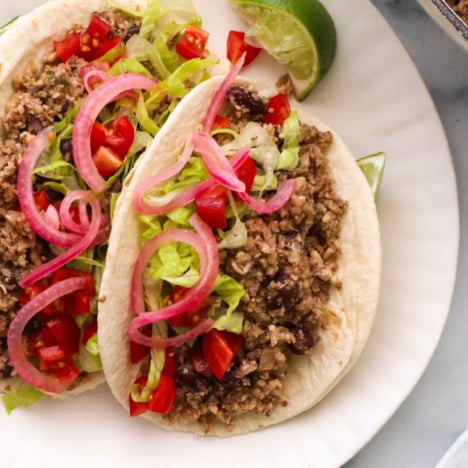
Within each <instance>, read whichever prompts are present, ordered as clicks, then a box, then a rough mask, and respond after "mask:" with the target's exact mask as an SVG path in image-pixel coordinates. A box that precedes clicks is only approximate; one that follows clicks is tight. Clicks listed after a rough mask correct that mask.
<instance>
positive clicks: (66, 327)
mask: <svg viewBox="0 0 468 468" xmlns="http://www.w3.org/2000/svg"><path fill="white" fill-rule="evenodd" d="M42 332H43V335H44V332H48V333H50V335H52V336H53V339H54V340H55V342H56V343H57V344H58V345H60V346H61V347H62V348H63V350H64V351H65V353H66V355H67V356H71V355H73V354H75V353H77V352H78V350H79V347H80V329H79V327H78V325H77V324H76V322H75V320H74V319H73V318H72V317H70V316H67V315H58V316H57V317H54V318H52V319H50V320H49V321H48V322H47V323H46V324H45V326H44V327H43V329H42Z"/></svg>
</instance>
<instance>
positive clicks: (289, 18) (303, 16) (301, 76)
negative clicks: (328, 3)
mask: <svg viewBox="0 0 468 468" xmlns="http://www.w3.org/2000/svg"><path fill="white" fill-rule="evenodd" d="M230 2H231V4H232V5H233V6H234V8H235V9H236V10H237V11H238V12H239V14H240V15H241V16H242V17H243V18H244V19H245V20H246V21H247V23H248V24H249V25H250V29H249V30H248V31H247V33H246V38H247V40H249V39H250V41H251V42H253V43H254V44H256V45H260V46H261V47H263V48H264V49H265V50H266V51H267V52H268V53H269V54H270V55H271V56H272V57H274V58H275V59H276V60H277V61H278V62H279V63H280V64H281V65H283V66H284V67H285V68H286V70H287V71H288V73H289V75H290V77H291V81H292V83H293V85H294V91H295V95H296V97H297V99H299V100H302V99H304V98H305V97H307V96H308V94H309V93H310V91H312V89H313V88H314V87H315V85H316V84H317V83H318V82H319V81H320V80H321V79H322V78H323V77H324V76H325V74H326V73H327V72H328V70H329V69H330V66H331V64H332V62H333V59H334V57H335V52H336V30H335V25H334V23H333V20H332V18H331V17H330V15H329V13H328V11H327V10H326V9H325V7H324V6H323V5H322V4H321V3H320V2H319V1H318V0H289V1H285V0H230Z"/></svg>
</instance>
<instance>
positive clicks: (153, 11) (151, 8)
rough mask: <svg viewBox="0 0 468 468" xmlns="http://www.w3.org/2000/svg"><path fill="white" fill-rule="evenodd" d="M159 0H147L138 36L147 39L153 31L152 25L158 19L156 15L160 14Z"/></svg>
mask: <svg viewBox="0 0 468 468" xmlns="http://www.w3.org/2000/svg"><path fill="white" fill-rule="evenodd" d="M160 3H161V2H160V1H159V0H149V1H148V5H147V9H146V13H145V16H143V19H142V21H141V27H140V36H141V37H143V38H145V39H148V38H149V37H150V35H151V33H152V32H153V29H154V26H155V24H156V23H157V21H158V17H159V14H160V9H161V5H160Z"/></svg>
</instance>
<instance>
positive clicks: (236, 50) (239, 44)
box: [227, 31, 262, 67]
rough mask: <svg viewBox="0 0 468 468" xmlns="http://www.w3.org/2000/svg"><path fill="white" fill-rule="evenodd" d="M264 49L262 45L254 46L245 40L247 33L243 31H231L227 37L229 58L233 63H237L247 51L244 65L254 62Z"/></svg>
mask: <svg viewBox="0 0 468 468" xmlns="http://www.w3.org/2000/svg"><path fill="white" fill-rule="evenodd" d="M261 51H262V49H261V48H260V47H254V46H251V45H250V44H247V43H246V42H245V33H244V32H242V31H229V34H228V38H227V58H228V60H229V61H230V62H231V63H233V64H234V63H236V62H237V61H238V60H239V59H240V58H241V55H242V54H243V53H244V52H245V61H244V67H246V66H247V65H249V63H252V61H253V60H254V59H255V58H256V57H257V55H258V54H259V53H260V52H261Z"/></svg>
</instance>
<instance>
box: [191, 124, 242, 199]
mask: <svg viewBox="0 0 468 468" xmlns="http://www.w3.org/2000/svg"><path fill="white" fill-rule="evenodd" d="M192 142H193V147H194V149H195V151H197V152H198V153H200V155H201V158H202V161H203V164H204V165H205V167H206V169H207V170H208V172H209V173H210V175H211V177H213V179H214V180H215V181H216V182H217V183H218V184H221V185H222V186H223V187H226V188H227V189H229V190H233V191H235V192H245V184H244V182H242V181H241V180H240V179H239V177H237V175H236V173H235V172H234V169H233V168H232V166H231V164H229V161H228V159H227V158H226V155H225V154H224V153H223V151H222V149H221V147H220V146H219V145H218V143H217V142H216V141H215V139H214V138H213V137H212V136H210V135H209V134H208V133H206V132H198V131H197V132H194V134H193V135H192Z"/></svg>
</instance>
